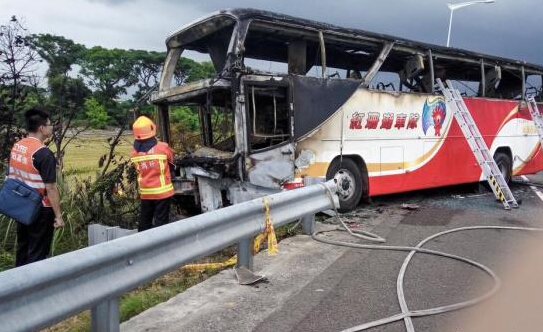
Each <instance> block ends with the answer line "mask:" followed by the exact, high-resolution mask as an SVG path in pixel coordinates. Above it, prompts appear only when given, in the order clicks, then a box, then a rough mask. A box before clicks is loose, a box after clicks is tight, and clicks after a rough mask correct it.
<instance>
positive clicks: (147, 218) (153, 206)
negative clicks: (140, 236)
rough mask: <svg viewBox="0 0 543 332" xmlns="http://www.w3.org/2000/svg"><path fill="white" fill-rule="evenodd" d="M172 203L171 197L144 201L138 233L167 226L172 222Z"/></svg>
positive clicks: (142, 201) (142, 202)
mask: <svg viewBox="0 0 543 332" xmlns="http://www.w3.org/2000/svg"><path fill="white" fill-rule="evenodd" d="M170 201H171V197H168V198H164V199H142V200H141V211H140V224H139V225H138V232H141V231H144V230H146V229H150V228H153V227H157V226H162V225H165V224H167V223H168V222H169V221H170ZM153 218H154V220H155V222H154V223H153Z"/></svg>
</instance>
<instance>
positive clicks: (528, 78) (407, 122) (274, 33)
mask: <svg viewBox="0 0 543 332" xmlns="http://www.w3.org/2000/svg"><path fill="white" fill-rule="evenodd" d="M166 44H167V48H168V52H167V58H166V61H165V64H164V68H163V73H162V76H161V79H160V83H159V89H158V91H157V92H155V93H154V94H153V96H152V102H153V103H154V104H155V105H156V106H157V110H158V121H159V126H160V131H161V132H160V135H161V137H162V139H163V140H165V141H170V139H171V138H172V137H171V132H170V124H169V109H170V108H172V107H176V106H179V105H190V106H191V107H194V108H195V109H197V110H198V114H199V119H200V130H201V140H202V146H201V148H199V149H197V150H195V151H192V152H191V153H189V154H187V155H184V156H183V157H180V158H178V159H176V163H177V165H178V166H179V174H176V177H175V179H174V186H175V189H176V193H177V194H178V195H185V196H189V197H193V198H194V199H195V202H196V203H197V204H199V205H200V207H201V209H202V211H204V212H205V211H209V210H213V209H217V208H220V207H222V206H224V205H226V204H235V203H239V202H242V201H246V200H249V199H253V198H256V197H259V196H263V195H266V194H269V193H273V192H277V191H279V190H284V189H288V188H294V187H297V186H301V185H303V183H304V182H305V183H308V182H317V181H323V180H325V179H331V178H335V179H336V180H337V183H338V194H339V196H340V205H341V209H342V210H344V211H347V210H350V209H353V208H354V207H356V206H357V204H359V202H360V201H361V200H363V199H365V198H367V197H370V196H375V195H384V194H391V193H397V192H403V191H410V190H416V189H424V188H431V187H439V186H447V185H453V184H461V183H469V182H477V181H481V180H483V177H482V176H483V175H482V172H481V169H480V167H479V166H478V164H477V161H476V159H475V157H474V156H473V154H472V152H471V150H470V147H469V145H468V143H467V142H466V139H465V137H464V136H463V135H462V132H461V130H460V128H459V126H458V124H457V123H456V121H455V120H453V118H454V117H453V115H452V114H451V112H450V111H449V110H447V107H446V104H445V100H444V98H443V97H442V95H441V93H439V91H436V85H435V80H436V79H437V78H441V79H449V80H452V81H453V83H454V84H455V85H456V86H458V87H463V94H464V95H465V96H464V99H465V103H466V105H467V106H468V108H469V109H470V111H471V113H472V116H473V118H474V120H475V122H476V124H477V126H478V127H479V130H480V131H481V133H482V135H483V137H484V139H485V141H486V143H487V145H488V146H489V148H490V150H491V153H492V154H493V156H494V159H495V160H496V162H497V164H498V166H499V168H500V170H501V171H502V173H503V175H504V177H505V178H506V179H509V178H510V177H511V176H512V175H521V174H530V173H535V172H538V171H540V170H542V169H543V151H542V149H541V147H540V143H539V138H538V135H537V132H536V128H535V126H534V123H533V121H532V119H531V116H530V113H529V112H528V109H527V107H526V104H525V102H524V100H525V97H526V96H527V95H530V94H531V95H535V96H536V99H537V100H538V101H539V102H541V99H542V89H541V79H542V75H543V67H542V66H538V65H534V64H528V63H525V62H522V61H516V60H510V59H504V58H500V57H495V56H488V55H483V54H478V53H475V52H470V51H466V50H461V49H454V48H447V47H442V46H437V45H430V44H425V43H420V42H415V41H410V40H406V39H402V38H396V37H392V36H388V35H382V34H376V33H370V32H366V31H361V30H355V29H345V28H341V27H337V26H333V25H329V24H324V23H319V22H314V21H310V20H304V19H299V18H294V17H290V16H286V15H280V14H275V13H271V12H265V11H260V10H252V9H236V10H225V11H220V12H217V13H214V14H212V15H209V16H207V17H205V18H202V19H200V20H197V21H196V22H193V23H191V24H189V25H187V26H186V27H184V28H182V29H181V30H179V31H177V32H175V33H174V34H172V35H171V36H170V37H169V38H168V39H167V40H166ZM185 51H192V52H194V51H196V52H199V53H203V54H206V55H207V56H209V58H210V60H211V61H212V63H213V66H214V68H215V70H216V73H217V74H216V76H215V77H214V78H211V79H205V80H201V81H196V82H191V83H187V84H179V85H176V84H174V83H173V79H172V77H173V75H174V71H175V68H176V65H177V62H178V61H179V59H180V56H181V55H182V54H183V52H185ZM272 67H273V68H272ZM272 69H273V70H272ZM217 112H219V113H221V114H222V115H221V116H220V117H221V118H223V119H226V118H229V119H231V121H230V122H229V123H230V128H229V130H228V131H227V132H228V133H229V134H228V135H227V136H228V137H224V135H223V136H222V137H221V138H220V139H218V137H219V136H220V135H215V134H214V130H216V129H217V125H216V124H215V123H213V119H214V118H216V116H215V115H216V114H217Z"/></svg>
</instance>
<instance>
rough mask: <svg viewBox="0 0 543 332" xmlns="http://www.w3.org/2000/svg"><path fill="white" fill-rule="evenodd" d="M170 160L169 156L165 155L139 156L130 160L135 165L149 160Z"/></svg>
mask: <svg viewBox="0 0 543 332" xmlns="http://www.w3.org/2000/svg"><path fill="white" fill-rule="evenodd" d="M166 159H168V156H166V155H164V154H148V155H145V156H138V157H132V158H130V160H131V161H132V162H134V163H137V162H140V161H149V160H166Z"/></svg>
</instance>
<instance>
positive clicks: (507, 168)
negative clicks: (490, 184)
mask: <svg viewBox="0 0 543 332" xmlns="http://www.w3.org/2000/svg"><path fill="white" fill-rule="evenodd" d="M494 161H495V162H496V165H498V168H499V170H500V172H501V173H502V175H503V178H504V179H505V182H507V183H509V181H510V180H511V173H512V172H513V171H512V166H513V163H512V162H511V158H510V157H509V155H508V154H507V153H503V152H497V153H496V154H494Z"/></svg>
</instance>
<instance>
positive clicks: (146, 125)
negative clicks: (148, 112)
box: [132, 116, 156, 140]
mask: <svg viewBox="0 0 543 332" xmlns="http://www.w3.org/2000/svg"><path fill="white" fill-rule="evenodd" d="M132 133H133V134H134V138H136V139H137V140H143V139H147V138H151V137H153V136H155V135H156V125H155V123H154V122H153V120H151V119H149V118H148V117H146V116H140V117H139V118H137V119H136V121H135V122H134V124H133V125H132Z"/></svg>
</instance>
